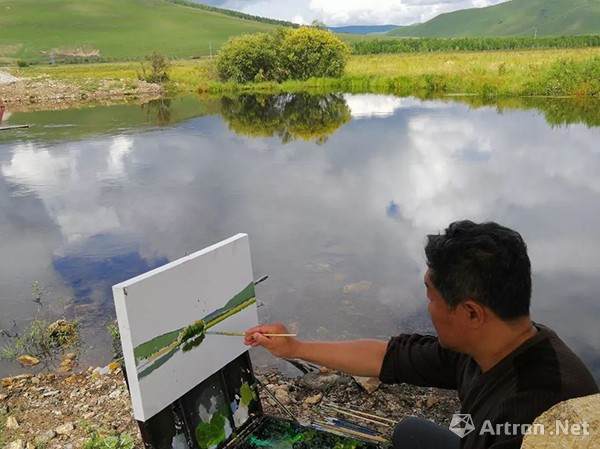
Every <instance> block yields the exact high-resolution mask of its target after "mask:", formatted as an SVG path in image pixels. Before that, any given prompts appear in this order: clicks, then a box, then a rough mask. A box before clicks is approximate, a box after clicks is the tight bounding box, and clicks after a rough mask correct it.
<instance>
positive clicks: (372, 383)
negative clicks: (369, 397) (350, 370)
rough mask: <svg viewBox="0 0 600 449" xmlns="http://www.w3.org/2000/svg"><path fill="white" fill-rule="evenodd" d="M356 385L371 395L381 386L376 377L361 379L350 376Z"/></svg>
mask: <svg viewBox="0 0 600 449" xmlns="http://www.w3.org/2000/svg"><path fill="white" fill-rule="evenodd" d="M352 377H353V378H354V380H355V381H356V383H358V385H360V386H361V387H363V388H364V389H365V390H366V391H367V392H369V393H370V394H373V393H374V392H375V391H376V390H377V389H378V388H379V385H381V382H380V381H379V379H377V378H376V377H361V376H352Z"/></svg>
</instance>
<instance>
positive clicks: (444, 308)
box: [425, 270, 461, 351]
mask: <svg viewBox="0 0 600 449" xmlns="http://www.w3.org/2000/svg"><path fill="white" fill-rule="evenodd" d="M425 287H426V288H427V298H428V299H429V306H428V310H429V315H431V322H432V323H433V327H434V328H435V330H436V332H437V334H438V341H439V342H440V344H441V345H442V346H443V347H444V348H448V349H452V350H455V351H460V346H461V345H460V337H461V335H460V334H461V332H460V329H459V326H458V324H459V320H458V317H457V313H456V310H451V309H450V308H449V307H448V304H447V303H446V300H445V299H444V298H443V297H442V295H441V294H440V292H439V290H438V289H437V288H435V287H434V285H433V283H432V282H431V279H430V270H427V273H425Z"/></svg>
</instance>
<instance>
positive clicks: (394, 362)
mask: <svg viewBox="0 0 600 449" xmlns="http://www.w3.org/2000/svg"><path fill="white" fill-rule="evenodd" d="M535 326H536V328H537V329H538V333H537V334H536V335H535V336H534V337H532V338H530V339H529V340H527V341H526V342H525V343H524V344H523V345H521V346H520V347H519V348H517V349H516V350H514V351H513V352H512V353H511V354H509V355H508V356H506V357H505V358H504V359H502V360H501V361H500V362H498V363H497V364H496V365H495V366H494V367H492V368H491V369H490V370H489V371H487V372H485V373H482V372H481V369H480V368H479V365H477V363H476V362H475V360H474V359H473V358H471V357H470V356H468V355H466V354H461V353H458V352H455V351H451V350H448V349H444V348H442V347H441V346H440V344H439V342H438V339H437V337H433V336H429V335H425V336H424V335H418V334H412V335H411V334H402V335H400V336H398V337H393V338H392V339H391V340H390V341H389V343H388V348H387V352H386V355H385V357H384V360H383V365H382V367H381V373H380V376H379V378H380V380H381V381H382V382H384V383H401V382H405V383H409V384H413V385H419V386H426V387H438V388H448V389H455V390H458V397H459V399H460V401H461V410H460V413H464V414H470V415H471V418H472V420H473V424H474V427H475V429H474V430H473V431H471V432H470V433H469V434H467V435H465V436H464V437H463V438H462V439H461V442H460V443H461V444H460V447H461V448H463V449H480V448H482V449H483V448H486V449H487V448H493V449H508V448H510V449H513V448H515V449H516V448H519V447H520V446H521V442H522V439H523V436H524V433H523V432H525V431H526V430H527V427H526V426H523V425H526V424H531V423H533V421H534V420H535V418H537V417H538V416H539V415H541V414H542V413H543V412H545V411H546V410H548V409H549V408H550V407H552V406H553V405H555V404H557V403H559V402H561V401H564V400H566V399H571V398H576V397H581V396H587V395H590V394H595V393H598V386H597V385H596V382H595V381H594V378H593V377H592V375H591V373H590V372H589V370H588V369H587V368H586V367H585V365H584V364H583V362H582V361H581V360H580V359H579V358H578V357H577V356H576V355H575V354H574V353H573V351H571V350H570V349H569V348H568V347H567V345H565V343H564V342H563V341H562V340H561V339H560V338H559V337H558V336H557V335H556V333H555V332H554V331H552V330H551V329H549V328H547V327H545V326H542V325H539V324H536V325H535ZM505 423H508V424H505ZM498 425H501V426H502V427H501V428H498Z"/></svg>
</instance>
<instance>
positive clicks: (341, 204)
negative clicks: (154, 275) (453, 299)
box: [0, 95, 600, 379]
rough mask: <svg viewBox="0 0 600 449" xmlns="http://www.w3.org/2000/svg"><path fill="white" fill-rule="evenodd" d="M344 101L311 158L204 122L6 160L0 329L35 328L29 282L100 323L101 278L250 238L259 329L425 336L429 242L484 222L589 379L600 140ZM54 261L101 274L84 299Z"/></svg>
mask: <svg viewBox="0 0 600 449" xmlns="http://www.w3.org/2000/svg"><path fill="white" fill-rule="evenodd" d="M344 98H345V100H346V103H347V105H348V108H349V110H350V114H351V116H352V120H351V121H349V122H348V123H346V124H345V125H343V126H341V127H340V128H338V129H337V130H336V131H335V132H333V134H332V135H330V136H329V137H328V138H327V139H326V140H325V141H320V142H311V141H308V142H307V141H302V140H293V141H289V142H287V143H285V144H282V142H281V139H279V138H278V137H256V138H253V137H246V136H240V135H236V134H234V133H232V132H231V131H229V130H228V129H227V125H226V124H225V123H224V122H223V120H222V119H221V118H219V117H218V116H210V117H203V118H194V119H188V120H186V121H184V122H182V123H180V124H178V125H173V126H171V127H166V128H163V129H151V130H146V132H139V133H136V132H130V133H129V134H127V135H118V136H115V137H96V138H94V139H84V140H82V141H78V142H64V141H63V142H59V143H54V144H53V145H52V146H47V145H46V144H44V143H43V142H37V143H33V142H21V143H5V144H1V145H0V204H2V210H3V214H2V218H1V221H0V232H1V234H2V237H3V239H2V240H3V243H2V244H1V245H0V257H2V259H3V260H10V261H11V263H10V264H8V265H7V266H6V268H5V269H3V270H2V273H1V274H0V285H1V286H2V288H1V289H0V307H1V308H2V317H1V318H0V326H1V325H5V323H4V321H5V320H6V319H8V317H9V316H10V318H11V319H12V318H14V319H17V320H24V319H26V318H28V317H29V316H30V315H31V310H32V306H31V305H30V304H26V303H27V301H24V300H23V299H24V298H27V297H28V296H29V288H30V286H31V283H32V282H33V281H34V280H39V281H40V283H43V284H44V283H45V284H49V285H52V286H54V287H55V289H56V290H57V291H59V292H61V293H62V294H64V295H67V296H68V295H71V296H74V295H78V296H81V295H84V296H85V295H87V297H86V298H78V301H79V302H80V303H89V304H95V305H98V307H99V309H100V310H101V311H102V313H104V314H105V315H107V316H111V315H112V313H113V312H112V299H111V298H106V295H105V294H104V293H102V292H103V291H104V289H105V287H106V285H108V284H109V283H110V282H113V281H114V282H118V280H117V279H116V278H117V277H119V274H114V273H112V272H111V271H110V270H109V271H106V273H109V274H106V276H105V277H104V278H103V281H102V282H98V276H97V272H98V271H99V270H104V269H105V268H106V266H103V265H102V261H105V263H106V264H108V263H109V262H110V260H111V258H114V257H116V256H119V255H120V256H124V257H125V256H126V258H125V259H124V260H136V263H135V264H134V265H135V267H136V268H135V269H137V270H140V271H144V270H145V269H147V267H150V266H156V265H157V264H161V263H164V262H165V261H167V260H174V259H176V258H178V257H181V256H183V255H185V254H188V253H191V252H193V251H196V250H198V249H201V248H203V247H205V246H207V245H210V244H212V243H215V242H217V241H219V240H221V239H224V238H227V237H229V236H231V235H234V234H236V233H238V232H247V233H248V234H249V235H250V244H251V249H252V256H253V264H254V271H255V275H256V277H257V278H258V277H259V276H261V275H263V274H269V276H270V280H269V281H268V282H266V283H264V284H261V286H260V287H259V288H258V290H257V293H258V295H259V297H260V298H261V300H262V301H263V302H264V303H265V304H266V305H265V307H263V308H261V314H262V318H263V319H264V320H283V321H286V322H288V323H291V326H292V327H293V328H297V329H298V331H299V332H300V333H301V335H303V336H305V337H308V338H336V339H343V338H351V337H385V336H386V335H391V334H393V333H396V332H398V331H428V330H431V326H430V324H429V320H428V317H427V315H426V306H425V301H424V298H425V294H424V291H423V287H422V285H423V284H422V275H423V273H424V270H425V269H424V256H423V243H424V239H425V236H426V234H428V233H437V232H439V231H441V230H443V229H444V228H445V227H446V226H447V225H448V223H450V222H451V221H454V220H457V219H464V218H468V219H471V220H474V221H484V220H494V221H498V222H500V223H502V224H505V225H507V226H510V227H514V228H515V229H517V230H519V231H520V232H521V233H522V234H523V236H524V238H525V240H526V241H527V243H528V246H529V250H530V255H531V259H532V265H533V272H534V299H533V304H534V306H533V317H534V319H535V320H537V321H539V322H542V323H545V324H547V325H549V326H550V327H553V328H555V329H556V330H557V331H558V332H559V333H560V334H561V335H562V336H563V337H564V338H565V340H566V341H567V342H568V343H569V344H571V345H572V346H573V347H574V348H575V349H576V350H578V351H579V352H580V353H581V355H583V356H584V357H586V360H587V361H588V363H589V364H590V365H591V366H592V367H593V368H594V370H595V375H596V378H597V379H598V378H600V362H599V360H600V359H599V358H598V356H597V353H598V350H600V329H599V328H598V326H596V325H595V320H596V319H597V318H598V317H599V316H600V305H599V304H598V300H597V291H598V288H597V287H598V280H597V279H599V278H600V277H599V276H598V275H599V274H600V273H599V271H600V270H599V269H598V266H597V264H595V263H594V262H595V256H596V254H597V251H598V247H599V242H600V228H599V227H598V226H597V224H598V223H599V222H600V179H599V178H598V176H597V173H600V146H599V145H598V142H599V137H600V129H599V128H589V127H586V126H583V125H569V126H563V127H551V126H549V125H548V124H547V123H546V122H545V120H544V119H543V117H542V116H541V115H540V114H539V113H538V112H536V111H533V110H528V111H518V110H517V111H508V112H506V111H505V112H504V113H503V114H498V113H497V112H496V110H495V109H494V108H492V107H489V108H479V109H470V108H469V107H467V106H465V105H462V104H460V103H446V102H441V101H429V102H421V101H418V100H415V99H399V98H394V97H387V96H376V95H357V96H345V97H344ZM390 205H393V207H392V209H391V210H392V212H393V213H390ZM99 236H101V237H99ZM98 241H105V242H112V243H111V244H107V245H98V244H97V242H98ZM90 242H93V243H95V244H91V243H90ZM115 242H116V243H115ZM102 249H104V251H105V253H103V252H102ZM64 257H73V258H75V259H76V260H85V259H86V258H93V259H94V260H95V261H98V260H100V268H99V266H98V265H97V263H96V262H94V263H92V264H87V265H85V264H84V265H85V266H88V265H89V269H90V270H91V271H93V272H89V273H87V274H86V273H85V272H84V273H79V274H78V276H77V279H78V280H79V282H83V283H85V282H89V284H90V285H89V286H88V288H87V290H86V289H81V288H80V287H81V286H75V285H74V282H73V277H70V276H69V275H66V274H65V273H64V272H63V273H60V272H59V271H60V270H59V271H57V263H56V261H57V260H61V258H64ZM128 257H130V258H131V259H127V258H128ZM67 266H68V264H67ZM102 267H103V268H102ZM134 271H135V270H134ZM110 273H112V274H110ZM130 274H131V275H133V274H136V273H127V275H128V276H129V275H130ZM123 275H124V274H123V273H122V272H121V273H120V276H121V277H122V276H123ZM119 280H121V279H119ZM360 281H366V282H363V283H361V284H357V283H358V282H360ZM369 283H370V284H369ZM353 284H354V286H353V287H351V286H352V285H353ZM344 287H346V289H345V290H346V293H345V292H344ZM83 291H85V292H87V293H85V294H84V293H81V292H83ZM24 304H25V305H24ZM5 311H8V312H5Z"/></svg>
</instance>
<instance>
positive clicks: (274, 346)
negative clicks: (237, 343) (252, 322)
mask: <svg viewBox="0 0 600 449" xmlns="http://www.w3.org/2000/svg"><path fill="white" fill-rule="evenodd" d="M288 333H289V331H288V330H287V329H286V328H285V326H284V325H283V324H281V323H273V324H263V325H260V326H256V327H253V328H252V329H248V330H247V331H246V339H245V340H244V344H245V345H247V346H252V347H255V346H262V347H264V348H265V349H267V350H268V351H269V352H270V353H271V354H273V355H276V356H277V357H285V358H291V359H293V358H296V357H297V356H296V355H295V353H296V351H297V349H298V346H299V343H300V342H299V341H298V340H297V339H295V338H294V337H267V336H265V335H264V334H288Z"/></svg>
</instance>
